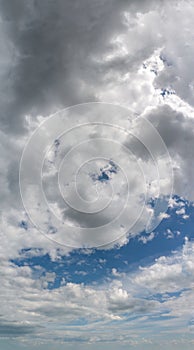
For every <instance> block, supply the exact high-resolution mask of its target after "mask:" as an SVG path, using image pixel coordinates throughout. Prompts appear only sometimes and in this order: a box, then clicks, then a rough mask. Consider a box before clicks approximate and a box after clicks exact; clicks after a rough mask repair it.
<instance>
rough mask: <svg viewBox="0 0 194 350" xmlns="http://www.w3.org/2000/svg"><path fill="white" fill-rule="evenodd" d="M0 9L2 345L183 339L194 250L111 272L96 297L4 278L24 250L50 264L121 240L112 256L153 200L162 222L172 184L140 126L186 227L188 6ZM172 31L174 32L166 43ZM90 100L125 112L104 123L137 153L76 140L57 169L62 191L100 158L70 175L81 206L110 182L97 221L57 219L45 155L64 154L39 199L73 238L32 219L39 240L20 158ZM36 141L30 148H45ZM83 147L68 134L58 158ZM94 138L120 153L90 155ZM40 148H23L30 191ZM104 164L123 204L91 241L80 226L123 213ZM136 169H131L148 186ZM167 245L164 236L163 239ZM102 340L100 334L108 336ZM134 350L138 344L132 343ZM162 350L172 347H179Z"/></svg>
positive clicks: (89, 290) (86, 290) (71, 195)
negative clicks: (68, 110) (67, 111)
mask: <svg viewBox="0 0 194 350" xmlns="http://www.w3.org/2000/svg"><path fill="white" fill-rule="evenodd" d="M0 9H1V15H0V26H1V30H0V33H1V34H0V45H1V48H2V54H1V57H0V79H1V86H0V92H1V94H0V103H1V111H0V128H1V133H0V153H1V158H0V168H1V174H0V175H1V176H0V198H1V203H0V209H1V214H2V220H1V224H0V232H1V247H0V257H1V261H2V263H1V267H0V269H1V287H0V294H1V295H3V302H1V319H0V333H1V336H6V337H7V336H11V337H13V338H14V337H16V336H17V337H19V338H20V340H21V341H24V339H28V340H29V339H30V338H31V341H32V342H33V341H34V336H36V339H37V340H38V341H40V342H41V341H43V342H44V341H53V339H54V340H55V339H57V341H59V342H60V341H62V340H64V338H65V339H66V341H67V342H68V341H72V339H74V340H77V341H80V342H91V343H92V342H93V343H94V342H97V341H99V342H103V341H104V342H108V341H110V340H111V339H112V340H114V341H115V342H116V341H120V342H123V343H124V342H126V343H127V342H128V343H130V342H131V343H130V344H132V345H136V341H137V343H138V340H137V335H139V337H141V336H142V337H145V335H146V334H149V336H150V337H151V336H152V333H153V329H155V332H156V333H157V332H158V333H159V332H160V331H161V330H162V331H163V332H166V334H167V331H168V332H169V333H171V334H175V332H177V333H181V332H182V331H183V330H184V332H187V331H188V329H189V324H191V320H192V319H193V315H191V313H192V310H191V305H192V303H193V291H192V288H193V283H194V280H193V278H194V277H193V270H194V262H193V258H192V256H193V244H191V243H189V242H187V241H186V243H185V245H184V247H183V250H182V251H179V252H175V253H174V254H173V255H171V256H167V257H160V258H159V259H158V260H156V261H155V262H154V263H153V264H151V265H150V266H146V267H145V266H144V267H143V268H141V269H140V270H139V271H135V272H134V273H132V274H130V273H128V274H127V273H126V272H125V274H123V273H120V274H119V272H118V271H117V270H114V269H113V271H112V275H111V276H110V280H109V281H108V282H107V281H104V282H103V283H102V284H101V285H99V286H97V285H90V286H85V285H83V284H80V285H79V284H73V283H67V282H66V281H65V280H64V281H63V285H61V286H60V287H59V288H55V289H52V288H50V287H51V286H52V287H53V286H54V283H55V279H56V277H57V276H56V275H55V273H54V272H48V271H46V272H45V274H44V276H42V277H37V275H36V276H35V275H34V271H33V270H32V269H31V267H28V266H25V267H21V266H16V265H14V264H13V262H10V260H11V259H14V258H17V257H18V256H19V255H20V254H24V255H25V254H27V253H24V249H29V248H30V249H31V251H30V253H28V254H29V255H30V254H31V257H33V256H41V255H44V254H47V253H49V255H50V256H51V258H52V260H53V261H54V260H55V261H57V259H58V258H60V257H61V256H62V255H64V254H68V253H69V252H70V251H71V250H72V246H73V247H74V246H75V244H78V245H79V246H83V245H84V244H85V242H88V241H89V243H90V244H91V245H92V244H93V245H96V244H97V245H98V244H99V243H100V244H102V243H104V244H105V246H103V249H110V248H113V246H114V242H113V243H111V244H107V238H108V241H109V243H110V240H111V239H112V238H116V239H117V238H118V237H119V238H120V239H119V240H118V242H117V243H118V246H122V245H124V244H127V243H128V240H129V237H131V236H134V235H138V234H139V233H141V232H142V231H143V230H144V229H145V228H146V225H147V222H148V218H149V217H150V216H153V213H154V210H153V208H152V206H151V204H150V203H151V202H152V200H153V199H154V198H158V197H159V200H160V204H161V206H160V209H162V206H163V205H164V204H166V203H164V202H165V200H164V198H166V197H168V196H169V195H170V192H171V181H170V177H169V162H168V161H167V157H166V154H165V155H164V152H163V153H162V152H161V147H160V144H158V143H156V139H155V138H154V137H153V135H152V133H151V132H150V129H149V128H145V124H143V123H139V124H138V123H136V121H137V118H136V117H137V116H138V115H140V116H143V117H145V118H146V120H147V121H150V122H151V123H152V125H153V126H154V127H155V128H156V130H157V131H158V133H159V134H160V135H161V137H162V140H163V141H164V143H165V145H166V147H167V149H168V151H169V154H170V157H171V159H172V165H173V177H174V186H173V194H175V195H178V196H180V197H182V202H181V201H179V202H177V201H176V200H172V199H171V200H170V206H171V207H175V208H176V209H177V214H179V215H181V217H182V218H183V219H187V218H188V215H187V214H185V211H184V210H185V209H184V201H185V199H186V200H188V201H193V200H194V189H193V182H194V173H193V156H194V154H193V150H194V147H193V146H194V145H193V140H194V126H193V118H194V112H193V103H194V99H193V89H194V87H193V81H194V76H193V74H194V73H193V23H194V11H193V3H192V1H187V2H185V1H181V0H179V1H171V2H167V1H158V2H153V1H151V0H148V1H130V2H126V1H124V0H121V1H116V0H111V1H108V2H105V1H103V0H100V1H93V2H91V1H89V0H83V1H81V2H80V1H74V2H72V1H69V0H67V1H62V0H56V1H54V2H52V1H47V3H45V2H44V1H35V0H34V1H28V0H26V1H24V0H15V1H14V3H11V2H10V1H7V0H2V1H1V3H0ZM177 23H178V24H179V27H180V30H177ZM93 101H97V102H103V101H105V102H108V103H110V104H111V103H113V104H116V105H123V106H125V107H126V108H128V109H132V110H134V111H135V112H134V113H133V118H132V119H133V120H131V119H130V115H129V113H127V114H125V113H124V115H123V114H122V115H118V114H116V113H115V114H114V113H105V114H106V116H107V120H108V121H109V122H111V123H114V122H122V123H123V126H124V127H125V129H127V130H129V131H133V132H135V133H136V135H139V136H141V137H143V140H144V142H139V141H138V140H137V139H136V138H135V137H132V136H129V135H127V136H126V134H122V135H121V134H120V136H119V137H118V130H116V131H115V130H114V131H113V130H112V131H107V129H105V128H101V129H100V128H98V127H90V128H88V129H87V132H88V131H89V139H90V141H91V142H90V143H89V144H88V145H87V146H86V147H85V148H84V147H83V148H82V149H81V150H82V151H83V152H77V154H76V152H75V153H74V154H73V157H72V159H73V162H69V164H68V165H69V166H66V167H65V172H66V174H67V175H68V176H67V179H66V180H68V181H67V182H68V184H67V186H68V185H69V183H71V180H72V174H74V170H75V166H76V165H80V164H81V163H82V164H83V162H84V161H85V160H86V158H87V157H89V158H91V157H92V156H93V155H99V154H100V155H102V154H103V152H104V150H106V151H107V154H108V156H109V157H108V158H107V161H106V162H102V161H101V162H99V163H96V164H97V166H94V165H93V166H90V167H88V168H87V169H86V170H87V172H86V171H85V172H84V171H82V172H80V182H78V189H79V193H80V194H81V195H82V196H83V197H84V198H85V200H90V201H92V200H93V199H96V198H97V196H96V193H97V192H96V188H97V189H98V190H99V192H98V194H99V193H101V195H102V197H101V198H102V199H103V200H105V199H106V200H109V199H110V198H111V191H110V183H112V184H113V185H114V188H115V192H116V197H115V198H114V199H113V201H112V206H111V210H109V209H107V210H106V211H104V212H99V213H98V215H97V216H96V217H94V215H90V214H89V213H80V212H79V211H76V210H73V209H72V208H69V207H68V206H65V208H64V202H63V200H62V199H61V197H60V198H59V193H58V191H57V190H56V186H55V185H56V180H57V177H56V173H55V170H56V169H55V165H56V164H55V161H56V160H55V157H54V155H55V154H57V156H58V160H60V161H61V159H62V158H63V156H64V153H63V152H61V153H60V147H59V146H57V145H58V143H55V148H53V149H52V150H51V152H50V153H49V152H47V157H46V160H45V163H44V164H43V165H44V166H43V187H44V190H45V192H46V195H47V197H48V198H49V201H50V203H51V205H52V209H53V210H54V211H55V213H56V214H57V215H61V217H62V218H63V219H64V221H65V220H66V222H67V223H68V224H69V225H70V227H72V226H74V227H78V229H77V230H76V234H75V236H73V235H70V234H69V233H70V232H71V230H70V229H69V231H65V234H66V236H65V235H63V233H64V231H61V230H57V229H58V227H57V225H56V226H55V225H54V223H55V222H54V223H53V222H52V221H51V220H50V216H49V215H47V216H46V215H45V211H43V210H42V208H40V207H38V206H37V207H36V209H37V210H36V213H35V215H36V219H37V221H38V222H39V223H40V222H41V220H42V222H43V224H45V227H44V229H45V230H44V233H45V232H46V233H47V238H46V237H45V236H44V235H42V234H40V233H39V231H38V230H37V229H36V228H35V227H34V226H33V225H32V223H30V220H29V218H28V217H27V215H26V213H25V210H24V208H23V205H22V202H21V198H20V192H19V162H20V158H21V155H22V151H23V149H24V145H25V144H26V142H27V140H29V137H30V136H31V135H32V133H33V131H34V130H35V128H36V127H38V126H39V125H40V122H42V121H43V120H45V121H48V120H49V118H48V117H49V116H50V115H51V114H52V113H54V112H55V111H59V110H61V109H62V108H65V107H69V106H71V105H74V104H78V103H82V102H93ZM91 115H93V117H94V116H95V114H93V113H91ZM83 120H84V113H83V115H79V118H78V119H77V122H78V121H79V122H83ZM96 120H98V121H99V120H100V117H99V116H96ZM131 121H132V123H130V122H131ZM71 123H72V119H71V115H69V116H67V119H66V126H71V125H72V124H71ZM57 127H58V129H59V131H60V132H61V131H62V130H63V125H61V124H56V123H54V122H53V123H51V124H50V129H49V131H50V130H51V134H52V132H53V134H52V135H54V131H55V130H57ZM60 127H61V128H60ZM47 131H48V129H47V130H46V133H45V134H42V135H41V136H44V137H45V135H47ZM48 134H49V133H48ZM52 135H51V136H52ZM84 136H85V131H83V130H82V129H81V128H79V130H78V131H77V132H75V134H74V135H73V136H72V134H71V135H70V136H68V135H67V138H66V140H65V142H64V144H63V146H64V149H63V151H69V150H70V148H71V147H73V146H74V145H76V144H78V142H81V141H83V137H84ZM95 136H103V137H105V138H106V139H107V138H108V137H111V139H112V140H114V141H119V142H120V147H118V148H117V147H115V146H114V147H113V142H112V143H109V145H108V143H106V144H105V143H101V144H100V143H99V144H98V143H95V142H94V143H93V144H92V142H93V140H94V139H95ZM44 137H42V139H41V138H40V139H39V140H38V139H36V142H34V146H35V148H34V149H33V151H32V153H30V156H29V158H28V162H27V165H28V172H27V173H26V174H27V175H29V178H30V179H31V180H33V179H34V177H35V175H36V166H37V163H36V160H37V159H40V158H39V157H38V156H39V155H40V154H41V145H42V144H43V143H44V141H45V140H46V138H44ZM50 140H51V139H50ZM56 140H57V139H56ZM56 140H55V141H56ZM146 145H149V146H150V147H151V148H152V151H153V152H152V155H155V156H156V158H157V161H158V163H157V166H158V168H159V169H160V174H161V178H160V180H161V181H160V183H159V185H160V186H158V182H157V171H156V170H157V169H156V167H155V164H154V161H153V159H152V157H151V156H150V152H148V149H147V148H146ZM125 146H127V147H130V149H131V151H132V152H133V156H129V154H127V152H125V150H124V147H125ZM95 152H96V153H95ZM97 153H98V154H97ZM28 155H29V154H28ZM112 155H114V157H115V160H117V161H118V162H119V163H120V165H121V166H122V167H123V168H124V169H126V171H125V172H126V174H127V177H128V180H129V183H130V185H131V186H130V191H131V192H130V195H131V200H129V201H128V203H127V206H126V208H127V210H126V212H125V215H124V216H123V217H122V220H121V221H122V222H120V223H119V225H118V226H116V227H111V228H110V229H109V228H107V229H106V231H104V230H101V231H99V232H98V233H99V235H96V236H93V237H91V235H89V234H88V231H87V229H88V227H96V226H97V225H103V224H106V223H107V222H108V221H109V220H112V219H113V218H114V217H115V216H116V214H117V213H118V212H117V210H118V203H119V205H120V206H119V208H121V207H122V205H123V202H124V199H125V194H126V186H125V185H126V183H125V181H124V180H125V179H124V177H123V176H122V171H121V169H119V171H116V173H114V172H113V167H112V168H111V166H110V161H112V158H113V157H112ZM33 157H34V158H33ZM127 162H128V163H127ZM136 162H137V163H138V165H140V167H141V168H142V169H143V173H144V175H145V178H146V180H147V182H146V186H144V184H143V181H142V178H143V177H142V174H141V172H140V170H139V168H138V167H137V166H135V164H136ZM127 165H128V166H127ZM114 169H115V168H114ZM82 170H83V169H82ZM84 176H85V177H84ZM88 184H89V185H90V186H91V187H90V186H88ZM159 187H160V191H159V190H158V188H159ZM145 188H146V190H147V194H148V197H147V199H148V201H147V202H146V206H145V208H144V211H143V214H142V216H141V220H139V221H138V224H137V225H136V226H134V228H133V230H131V231H130V236H128V233H129V232H128V231H127V230H126V231H125V230H124V229H125V227H127V225H128V222H129V221H130V223H131V222H132V221H133V219H134V218H135V217H136V214H137V212H139V211H140V208H141V205H142V194H143V193H144V190H145ZM67 192H68V196H67V197H68V198H66V199H68V200H69V201H70V203H72V202H73V204H74V205H78V204H79V201H78V200H77V197H76V196H75V192H74V191H73V188H72V187H71V186H70V187H69V191H67ZM26 195H28V198H29V201H30V205H32V204H33V203H34V202H33V200H34V198H35V199H37V198H38V199H39V196H40V193H39V192H38V195H37V197H36V192H35V188H34V187H33V186H32V187H30V186H29V187H28V192H27V191H26ZM102 202H103V201H102ZM102 202H101V204H102ZM37 203H38V201H37V202H36V204H37ZM98 203H99V202H97V205H98ZM103 203H104V202H103ZM90 206H91V203H90ZM63 210H64V211H63ZM156 218H159V219H162V218H168V217H167V214H165V210H161V212H159V211H158V212H157V213H156ZM22 222H23V224H21V223H22ZM24 223H25V224H24ZM76 225H77V226H76ZM81 227H82V228H84V229H85V231H84V230H81ZM168 230H169V229H168ZM124 231H125V232H124ZM151 231H152V230H151ZM104 232H106V234H104ZM123 232H124V234H123ZM167 233H168V236H169V237H170V236H172V232H171V231H167ZM55 234H56V236H57V240H58V241H60V242H61V241H63V242H64V238H65V239H68V240H69V242H70V243H71V247H69V248H68V247H66V246H61V245H59V244H57V243H56V242H55V243H54V242H53V241H51V240H49V239H48V236H49V238H52V237H54V235H55ZM153 238H154V233H153V232H152V233H151V234H150V235H148V236H142V237H141V236H140V238H139V239H140V240H142V242H143V243H147V241H150V240H151V239H153ZM55 240H56V239H55ZM113 241H114V239H113ZM102 263H103V262H102ZM16 296H17V298H16ZM168 317H169V318H168ZM167 318H168V319H167ZM114 322H115V323H114ZM117 322H118V323H117ZM51 326H52V332H51ZM119 327H120V328H119ZM154 327H155V328H154ZM168 327H169V328H168ZM129 328H130V335H129V331H128V329H129ZM167 328H168V329H167ZM107 329H109V330H111V336H110V335H109V334H108V332H106V330H107ZM51 333H52V334H51ZM112 334H113V336H112ZM110 337H111V339H110ZM130 338H133V339H130ZM139 342H140V343H141V341H140V340H139ZM177 342H178V340H177ZM128 343H127V346H128ZM144 343H146V340H145V341H144V340H142V344H144ZM180 343H181V341H180ZM172 344H173V343H172ZM172 344H171V345H172ZM144 345H145V344H144ZM144 345H143V346H144ZM190 345H191V346H192V344H191V343H189V345H188V346H190ZM154 346H155V345H154ZM172 346H176V348H177V344H175V345H172ZM181 346H182V343H181ZM149 347H150V344H149ZM155 347H156V346H155ZM3 348H4V347H3Z"/></svg>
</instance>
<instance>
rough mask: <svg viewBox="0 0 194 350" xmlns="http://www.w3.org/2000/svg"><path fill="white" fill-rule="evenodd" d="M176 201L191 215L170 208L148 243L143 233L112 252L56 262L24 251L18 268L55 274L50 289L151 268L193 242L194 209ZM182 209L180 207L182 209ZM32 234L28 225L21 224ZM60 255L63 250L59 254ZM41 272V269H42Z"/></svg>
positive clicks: (74, 254) (81, 252)
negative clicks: (169, 233)
mask: <svg viewBox="0 0 194 350" xmlns="http://www.w3.org/2000/svg"><path fill="white" fill-rule="evenodd" d="M175 199H176V202H177V203H179V204H181V205H182V206H184V209H185V212H186V214H187V215H188V218H187V219H184V218H183V215H180V214H177V213H176V211H177V207H173V208H169V209H168V212H167V214H169V218H167V219H164V220H162V222H161V223H160V225H159V226H158V227H157V228H156V230H155V231H154V238H153V239H152V240H151V241H148V242H147V243H144V242H142V241H140V240H139V238H140V237H141V236H144V237H146V236H148V234H146V233H145V232H142V233H141V235H139V236H138V237H135V238H132V239H131V240H130V241H129V243H128V244H126V245H124V246H122V247H120V248H119V247H115V248H114V249H110V250H97V249H94V250H91V251H90V253H88V251H87V253H86V252H85V251H84V250H74V251H72V252H71V253H70V254H69V255H68V256H60V260H56V261H52V260H51V258H50V256H49V255H48V254H44V255H43V254H42V252H41V250H38V249H37V251H33V250H32V252H31V249H30V248H29V249H24V250H22V251H21V253H20V258H18V259H15V260H12V262H13V263H14V264H16V265H18V266H24V265H29V266H30V267H31V268H32V269H34V270H36V267H37V266H39V267H40V268H42V271H43V273H45V272H55V273H56V279H55V282H54V283H50V284H48V288H58V287H59V286H60V284H61V282H62V281H64V280H65V281H66V282H72V283H84V284H97V283H99V282H100V281H102V280H105V279H107V278H110V277H111V276H112V269H113V268H114V269H116V270H117V272H118V273H123V272H133V271H135V270H137V269H138V268H139V266H147V265H149V264H151V263H153V262H154V260H155V259H156V258H158V257H160V256H162V255H165V256H168V255H170V254H171V253H172V251H176V250H179V249H181V248H182V246H183V244H184V242H185V237H186V236H187V237H188V238H189V239H190V240H192V239H193V238H194V233H193V225H192V222H193V221H194V206H193V205H192V204H189V203H188V202H185V201H183V199H182V198H178V197H176V198H175ZM178 209H180V207H178ZM20 225H21V227H22V228H23V229H25V230H26V233H27V231H28V229H27V227H28V225H27V223H26V224H24V223H22V224H20ZM168 230H171V232H172V233H173V235H172V236H171V238H169V237H168V234H167V231H168ZM59 255H60V251H59ZM40 271H41V269H40Z"/></svg>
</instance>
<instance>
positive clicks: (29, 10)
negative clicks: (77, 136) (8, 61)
mask: <svg viewBox="0 0 194 350" xmlns="http://www.w3.org/2000/svg"><path fill="white" fill-rule="evenodd" d="M0 4H1V13H2V20H3V23H4V24H5V27H6V34H7V41H11V42H12V43H13V46H12V50H13V55H14V54H15V56H14V57H15V60H14V65H13V66H11V67H9V70H8V73H7V76H6V79H8V82H9V84H7V85H8V86H7V91H6V92H7V99H6V101H2V102H1V105H2V106H3V107H4V108H3V111H2V113H3V115H2V117H3V118H4V120H5V124H7V126H8V127H11V128H13V129H14V130H15V129H18V131H19V130H20V127H21V126H22V125H21V124H22V120H23V115H24V114H32V115H33V114H40V113H43V114H48V113H51V112H53V111H54V110H56V109H57V108H61V107H64V106H67V105H71V104H75V103H79V102H85V101H89V100H95V92H93V91H92V85H93V84H94V82H92V80H93V77H94V76H96V74H97V73H98V72H97V71H98V67H91V61H90V57H91V54H92V55H95V52H98V53H99V51H103V50H104V49H105V47H106V46H107V45H108V44H107V43H108V39H109V38H110V36H112V35H114V33H115V32H116V31H118V30H122V27H123V24H122V21H121V17H120V13H121V10H122V2H119V3H118V2H117V1H114V0H111V1H109V2H105V1H102V0H101V1H92V2H91V1H89V0H84V1H81V2H80V1H74V2H72V1H68V0H66V1H61V0H57V1H22V0H20V1H18V0H17V1H14V2H10V1H8V2H7V1H1V3H0ZM14 51H15V53H14ZM12 64H13V62H12ZM91 69H92V70H93V72H91ZM88 75H91V76H90V77H89V76H88ZM92 76H93V77H92ZM87 80H88V81H89V85H91V89H85V88H84V84H83V81H84V82H85V81H87ZM18 118H19V121H18Z"/></svg>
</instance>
